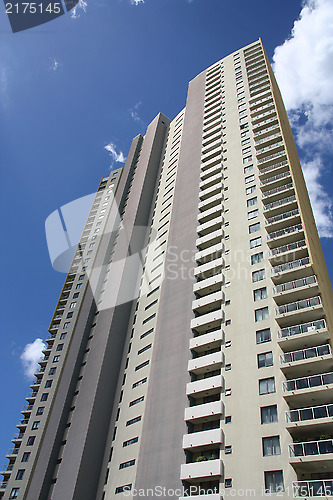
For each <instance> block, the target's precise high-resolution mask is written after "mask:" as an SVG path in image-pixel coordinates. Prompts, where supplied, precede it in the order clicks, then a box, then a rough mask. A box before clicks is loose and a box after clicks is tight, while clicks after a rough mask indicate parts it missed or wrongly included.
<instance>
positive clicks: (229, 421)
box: [224, 415, 231, 424]
mask: <svg viewBox="0 0 333 500" xmlns="http://www.w3.org/2000/svg"><path fill="white" fill-rule="evenodd" d="M224 421H225V423H226V424H231V415H227V416H226V417H225V419H224Z"/></svg>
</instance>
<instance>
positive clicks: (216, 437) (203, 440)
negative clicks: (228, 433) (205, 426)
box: [183, 429, 223, 450]
mask: <svg viewBox="0 0 333 500" xmlns="http://www.w3.org/2000/svg"><path fill="white" fill-rule="evenodd" d="M222 441H223V435H222V429H210V430H208V431H201V432H192V433H191V434H185V435H184V436H183V450H193V449H195V448H201V447H205V448H209V447H212V446H214V445H216V444H221V443H222ZM214 447H215V446H214Z"/></svg>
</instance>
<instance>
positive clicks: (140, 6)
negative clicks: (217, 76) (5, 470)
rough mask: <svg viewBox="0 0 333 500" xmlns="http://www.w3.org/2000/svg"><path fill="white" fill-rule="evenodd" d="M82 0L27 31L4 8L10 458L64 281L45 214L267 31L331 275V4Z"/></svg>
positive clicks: (5, 444)
mask: <svg viewBox="0 0 333 500" xmlns="http://www.w3.org/2000/svg"><path fill="white" fill-rule="evenodd" d="M82 4H83V7H84V8H77V9H76V12H75V16H74V17H73V16H71V15H70V14H66V15H64V16H62V17H60V18H58V19H56V20H54V21H52V22H50V23H48V24H45V25H43V26H41V27H38V28H34V29H31V30H28V31H26V32H21V33H16V34H12V33H11V30H10V26H9V22H8V19H7V18H6V15H5V12H4V8H2V9H1V12H0V23H1V27H0V45H1V60H2V65H1V72H0V93H1V102H0V107H1V118H0V127H1V132H0V133H1V135H0V161H1V166H2V183H1V190H2V191H1V203H2V214H5V216H3V217H2V238H3V243H2V246H1V252H2V264H3V266H2V273H3V275H2V287H1V304H2V309H3V312H2V316H3V319H2V327H3V329H2V335H3V343H2V349H1V354H0V370H1V380H2V381H3V383H2V387H3V389H4V390H3V397H4V399H5V400H6V403H7V404H6V405H5V404H2V405H1V406H2V411H1V415H0V419H1V423H0V428H1V430H2V432H1V436H0V455H1V456H2V457H3V459H4V463H6V460H5V458H4V455H5V453H6V450H7V449H8V448H9V447H10V446H11V442H10V439H11V437H12V436H13V435H14V434H15V432H16V430H17V429H16V427H15V425H16V423H17V422H18V421H19V419H20V418H21V415H20V410H21V408H22V407H23V405H24V404H25V400H24V398H25V396H26V394H28V393H29V392H30V389H29V383H31V380H32V379H30V380H29V378H28V376H27V373H28V371H29V370H28V369H27V366H28V365H27V363H29V360H31V359H33V357H34V355H35V352H36V349H38V346H39V343H38V341H37V342H36V339H38V338H39V339H44V338H46V337H47V336H48V332H47V328H48V325H49V321H50V319H51V316H52V314H53V310H54V306H55V304H56V301H57V299H58V294H59V292H60V288H61V286H62V283H63V280H64V275H63V274H61V273H57V272H56V271H54V270H53V269H52V266H51V262H50V259H49V256H48V251H47V246H46V240H45V232H44V223H45V219H46V218H47V217H48V215H49V214H50V213H51V212H53V211H54V210H56V209H57V208H58V207H60V206H62V205H64V204H66V203H68V202H70V201H72V200H75V199H76V198H79V197H81V196H84V195H87V194H89V193H91V192H93V191H94V190H95V189H96V188H97V186H98V183H99V180H100V178H101V177H102V176H106V175H108V173H109V171H110V167H111V168H113V167H115V166H121V164H122V163H121V162H120V161H118V162H117V161H116V160H117V159H118V160H122V159H123V158H124V156H126V154H127V151H128V149H129V146H130V143H131V140H132V138H133V137H134V136H135V135H137V134H138V133H144V131H145V127H146V126H147V125H148V123H149V122H150V121H151V120H152V119H153V118H154V117H155V115H156V114H157V113H158V112H162V113H164V114H165V115H167V116H169V117H170V118H171V119H172V118H173V117H174V116H175V115H176V114H177V113H178V112H179V111H180V110H181V109H182V108H183V107H184V105H185V99H186V92H187V82H188V81H189V80H190V79H192V78H193V77H194V76H196V75H197V74H198V73H199V72H201V71H202V70H203V69H205V68H206V67H207V66H209V65H211V64H212V63H214V62H215V61H217V60H219V59H221V58H222V57H224V56H226V55H228V54H229V53H230V52H233V51H235V50H237V49H238V48H240V47H242V46H244V45H246V44H248V43H251V42H253V41H255V40H256V39H258V38H259V37H261V38H262V40H263V43H264V46H265V48H266V51H267V53H268V56H269V58H270V60H271V61H272V62H273V60H274V62H275V69H276V74H277V78H278V82H279V83H280V86H281V89H282V93H283V96H284V99H285V102H286V104H287V107H288V112H289V114H290V117H291V118H292V123H293V126H294V132H295V136H296V138H297V143H298V146H299V150H300V153H301V156H302V163H303V166H304V170H305V173H306V178H307V181H308V187H309V190H310V195H311V200H312V203H313V206H314V210H315V215H316V219H317V223H318V225H319V228H320V233H321V235H322V236H323V237H322V245H323V249H324V252H325V256H326V261H327V264H328V267H329V271H330V274H331V276H332V275H333V264H332V262H330V261H331V260H332V259H331V255H332V250H333V239H332V238H333V224H332V213H331V199H332V193H333V181H332V159H333V150H332V144H333V141H332V115H333V92H332V90H333V89H332V81H333V79H332V75H333V61H332V60H333V34H332V33H331V29H330V26H331V25H332V21H333V4H332V2H331V1H330V0H311V7H310V4H307V3H305V4H304V3H302V2H301V1H298V0H280V1H279V2H273V1H267V0H253V1H252V2H249V1H248V0H238V1H237V2H227V1H225V0H191V1H190V0H145V1H144V2H143V1H139V0H135V1H134V0H133V1H131V0H86V4H85V3H84V2H82V0H81V5H82ZM295 21H296V23H295ZM292 30H293V31H292ZM317 75H319V77H317ZM107 145H109V148H108V150H106V149H105V146H107ZM27 344H33V347H32V348H30V350H29V349H28V350H27V349H26V346H27ZM25 349H26V350H25ZM24 351H25V353H26V356H25V359H26V364H24V360H23V359H22V358H21V357H22V353H23V352H24Z"/></svg>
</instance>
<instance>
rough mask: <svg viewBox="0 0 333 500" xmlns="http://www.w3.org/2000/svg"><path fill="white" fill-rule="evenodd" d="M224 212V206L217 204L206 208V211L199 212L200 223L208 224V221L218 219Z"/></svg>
mask: <svg viewBox="0 0 333 500" xmlns="http://www.w3.org/2000/svg"><path fill="white" fill-rule="evenodd" d="M221 213H222V206H221V205H220V206H217V207H213V208H210V209H209V210H205V212H199V214H198V222H199V223H200V224H206V223H207V222H209V221H211V220H214V219H216V218H217V217H219V216H220V215H221Z"/></svg>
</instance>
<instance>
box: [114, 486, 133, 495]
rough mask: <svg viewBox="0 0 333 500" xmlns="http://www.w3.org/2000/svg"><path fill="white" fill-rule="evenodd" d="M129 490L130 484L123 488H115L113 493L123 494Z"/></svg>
mask: <svg viewBox="0 0 333 500" xmlns="http://www.w3.org/2000/svg"><path fill="white" fill-rule="evenodd" d="M131 489H132V485H131V484H125V485H124V486H117V488H116V489H115V493H116V494H117V493H123V492H124V491H131Z"/></svg>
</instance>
